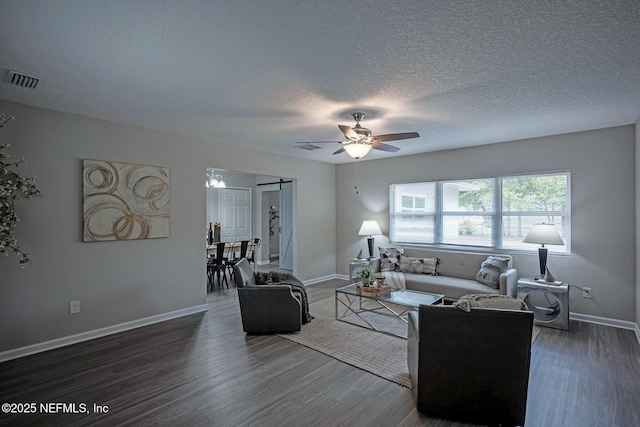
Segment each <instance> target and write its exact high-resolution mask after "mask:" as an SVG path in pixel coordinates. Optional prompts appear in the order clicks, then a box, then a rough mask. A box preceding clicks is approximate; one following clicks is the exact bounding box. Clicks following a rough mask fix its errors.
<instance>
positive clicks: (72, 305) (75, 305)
mask: <svg viewBox="0 0 640 427" xmlns="http://www.w3.org/2000/svg"><path fill="white" fill-rule="evenodd" d="M75 313H80V301H71V302H69V314H75Z"/></svg>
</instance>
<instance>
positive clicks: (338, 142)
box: [296, 141, 344, 144]
mask: <svg viewBox="0 0 640 427" xmlns="http://www.w3.org/2000/svg"><path fill="white" fill-rule="evenodd" d="M343 142H344V141H313V142H296V144H342V143H343Z"/></svg>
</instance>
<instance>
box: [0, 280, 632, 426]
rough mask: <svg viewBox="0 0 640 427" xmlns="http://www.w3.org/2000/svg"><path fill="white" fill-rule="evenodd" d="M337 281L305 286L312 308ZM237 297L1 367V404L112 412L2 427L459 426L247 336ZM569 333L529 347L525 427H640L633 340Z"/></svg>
mask: <svg viewBox="0 0 640 427" xmlns="http://www.w3.org/2000/svg"><path fill="white" fill-rule="evenodd" d="M343 284H344V282H342V281H338V280H336V281H330V282H326V283H323V284H318V285H313V286H310V287H309V288H308V291H309V297H310V300H311V301H318V300H320V299H322V298H326V297H329V296H332V295H333V289H334V288H335V287H337V286H339V285H343ZM236 298H237V294H236V293H235V289H233V288H232V289H230V290H228V291H227V290H222V291H221V290H217V291H214V292H213V293H212V294H210V295H209V304H210V310H209V311H208V312H206V313H202V314H197V315H191V316H186V317H182V318H179V319H174V320H170V321H166V322H162V323H159V324H155V325H151V326H147V327H143V328H138V329H135V330H132V331H127V332H123V333H119V334H116V335H111V336H108V337H103V338H99V339H94V340H91V341H88V342H84V343H80V344H76V345H72V346H68V347H64V348H60V349H56V350H51V351H48V352H44V353H40V354H36V355H32V356H28V357H24V358H21V359H17V360H13V361H9V362H5V363H2V364H0V387H1V390H0V396H1V397H0V403H5V402H10V403H16V404H17V403H30V402H35V403H38V404H39V403H41V402H47V403H51V402H60V403H75V404H80V403H85V404H86V405H87V409H88V410H89V411H92V410H93V405H94V404H97V405H104V406H107V407H108V413H106V414H96V413H92V414H43V413H38V414H31V415H7V414H2V413H0V424H1V425H11V426H34V425H46V426H58V425H60V426H62V425H64V426H83V425H108V426H117V425H168V426H200V425H203V426H234V427H236V426H350V427H353V426H420V425H425V426H459V425H461V424H459V423H452V422H448V421H444V420H438V419H430V418H427V417H425V416H423V415H421V414H420V413H418V412H417V411H416V409H415V404H414V400H413V394H412V392H411V390H409V389H407V388H404V387H401V386H399V385H397V384H394V383H391V382H389V381H386V380H384V379H381V378H379V377H377V376H374V375H372V374H370V373H368V372H365V371H362V370H359V369H356V368H354V367H351V366H349V365H346V364H344V363H341V362H339V361H337V360H335V359H333V358H331V357H329V356H326V355H324V354H321V353H319V352H316V351H314V350H311V349H309V348H306V347H303V346H301V345H299V344H296V343H293V342H291V341H288V340H285V339H283V338H280V337H278V336H247V335H246V334H245V333H244V332H243V331H242V325H241V321H240V312H239V308H238V303H237V299H236ZM6 326H7V325H5V327H6ZM570 328H571V329H570V330H569V331H567V332H564V331H558V330H554V329H548V328H545V329H544V331H543V332H542V333H541V334H540V337H539V338H538V339H537V341H536V342H535V344H534V346H533V349H532V361H531V375H530V377H531V379H530V383H529V399H528V406H527V422H526V425H527V426H553V427H555V426H564V427H570V426H575V427H586V426H603V427H605V426H606V427H611V426H624V427H632V426H640V345H639V344H638V340H637V338H636V336H635V334H634V332H633V331H629V330H622V329H615V328H611V327H605V326H600V325H594V324H589V323H582V322H574V321H572V322H571V327H570ZM470 357H472V355H470ZM496 357H500V355H499V354H496Z"/></svg>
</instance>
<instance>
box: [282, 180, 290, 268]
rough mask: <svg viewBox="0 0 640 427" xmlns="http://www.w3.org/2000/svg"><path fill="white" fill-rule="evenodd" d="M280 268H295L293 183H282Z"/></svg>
mask: <svg viewBox="0 0 640 427" xmlns="http://www.w3.org/2000/svg"><path fill="white" fill-rule="evenodd" d="M280 268H282V269H285V270H293V183H291V182H283V183H282V184H280Z"/></svg>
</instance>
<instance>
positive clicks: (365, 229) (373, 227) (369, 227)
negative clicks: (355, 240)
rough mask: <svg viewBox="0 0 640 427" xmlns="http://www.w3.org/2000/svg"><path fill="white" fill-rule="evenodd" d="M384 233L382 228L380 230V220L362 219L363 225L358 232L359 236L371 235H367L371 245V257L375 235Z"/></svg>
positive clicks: (371, 256)
mask: <svg viewBox="0 0 640 427" xmlns="http://www.w3.org/2000/svg"><path fill="white" fill-rule="evenodd" d="M380 234H382V230H380V226H379V225H378V222H377V221H375V220H372V219H367V220H365V221H362V226H361V227H360V231H359V232H358V235H359V236H369V237H367V244H368V245H369V259H371V258H373V237H372V236H375V235H380Z"/></svg>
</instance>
